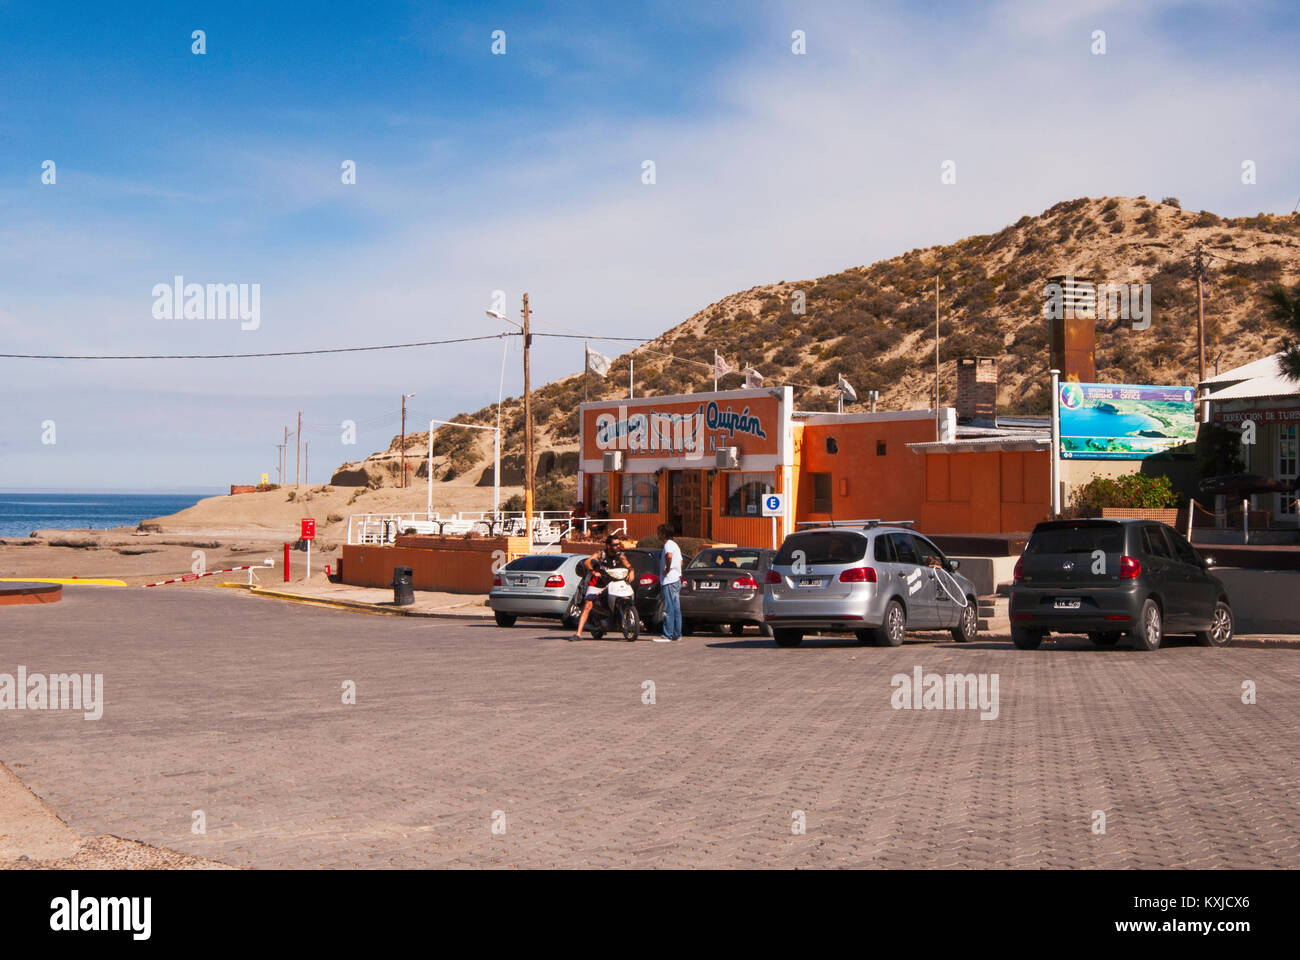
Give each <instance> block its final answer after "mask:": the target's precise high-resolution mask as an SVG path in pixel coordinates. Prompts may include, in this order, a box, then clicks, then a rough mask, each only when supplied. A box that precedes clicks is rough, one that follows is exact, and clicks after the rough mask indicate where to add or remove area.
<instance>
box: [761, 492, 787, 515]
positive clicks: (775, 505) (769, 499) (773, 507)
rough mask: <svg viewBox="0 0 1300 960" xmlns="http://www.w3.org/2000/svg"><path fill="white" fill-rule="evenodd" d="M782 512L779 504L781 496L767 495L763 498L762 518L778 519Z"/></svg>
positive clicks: (776, 494)
mask: <svg viewBox="0 0 1300 960" xmlns="http://www.w3.org/2000/svg"><path fill="white" fill-rule="evenodd" d="M783 512H784V508H783V507H782V504H781V494H779V493H769V494H767V495H766V496H764V497H763V516H765V517H778V516H780V515H781V514H782V513H783Z"/></svg>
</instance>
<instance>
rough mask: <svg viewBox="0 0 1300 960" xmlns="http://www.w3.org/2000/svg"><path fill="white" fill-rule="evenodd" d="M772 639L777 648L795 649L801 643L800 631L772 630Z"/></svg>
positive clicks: (801, 632)
mask: <svg viewBox="0 0 1300 960" xmlns="http://www.w3.org/2000/svg"><path fill="white" fill-rule="evenodd" d="M772 639H773V640H775V641H776V645H777V646H778V647H797V646H799V644H801V643H803V631H802V630H773V631H772Z"/></svg>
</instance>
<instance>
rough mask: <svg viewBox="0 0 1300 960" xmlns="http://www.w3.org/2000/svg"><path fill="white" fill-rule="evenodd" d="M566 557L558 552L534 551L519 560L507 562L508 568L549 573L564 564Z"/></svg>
mask: <svg viewBox="0 0 1300 960" xmlns="http://www.w3.org/2000/svg"><path fill="white" fill-rule="evenodd" d="M564 560H565V558H564V557H563V556H559V555H556V554H553V553H551V554H546V553H532V554H529V555H528V556H526V557H519V558H518V559H517V560H511V561H510V562H509V563H507V564H506V569H507V570H530V571H533V572H540V573H549V572H550V571H552V570H558V569H560V567H562V566H563V565H564Z"/></svg>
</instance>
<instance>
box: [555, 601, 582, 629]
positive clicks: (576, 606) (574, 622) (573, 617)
mask: <svg viewBox="0 0 1300 960" xmlns="http://www.w3.org/2000/svg"><path fill="white" fill-rule="evenodd" d="M581 616H582V598H581V597H579V596H578V595H577V594H576V593H575V594H574V595H573V596H572V597H570V598H569V605H568V606H567V607H565V609H564V616H563V617H561V618H560V622H561V623H563V624H564V626H565V627H567V628H568V629H570V630H573V629H575V628H576V627H577V626H578V619H579V618H580V617H581Z"/></svg>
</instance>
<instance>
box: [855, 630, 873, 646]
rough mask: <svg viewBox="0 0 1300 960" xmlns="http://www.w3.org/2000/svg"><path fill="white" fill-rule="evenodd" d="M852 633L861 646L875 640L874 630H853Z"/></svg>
mask: <svg viewBox="0 0 1300 960" xmlns="http://www.w3.org/2000/svg"><path fill="white" fill-rule="evenodd" d="M853 635H854V636H855V637H857V638H858V643H860V644H862V645H863V646H866V645H867V644H870V643H875V642H876V631H874V630H854V631H853Z"/></svg>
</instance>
